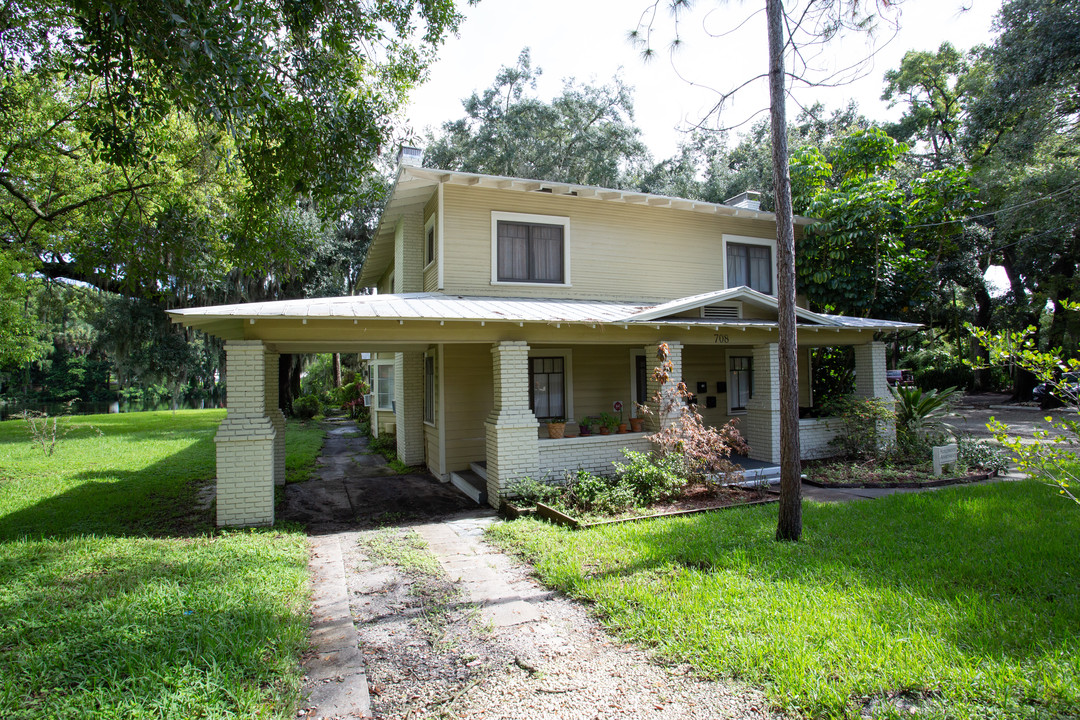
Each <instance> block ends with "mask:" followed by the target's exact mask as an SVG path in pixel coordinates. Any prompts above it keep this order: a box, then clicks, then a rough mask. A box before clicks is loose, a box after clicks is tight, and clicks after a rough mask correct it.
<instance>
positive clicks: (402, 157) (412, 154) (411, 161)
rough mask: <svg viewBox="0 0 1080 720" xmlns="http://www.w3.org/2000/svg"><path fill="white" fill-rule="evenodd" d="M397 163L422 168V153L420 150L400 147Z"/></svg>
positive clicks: (405, 146) (406, 146)
mask: <svg viewBox="0 0 1080 720" xmlns="http://www.w3.org/2000/svg"><path fill="white" fill-rule="evenodd" d="M397 163H398V165H408V166H409V167H422V166H423V164H424V151H423V150H421V149H420V148H415V147H409V146H408V145H402V146H401V149H400V150H398V154H397Z"/></svg>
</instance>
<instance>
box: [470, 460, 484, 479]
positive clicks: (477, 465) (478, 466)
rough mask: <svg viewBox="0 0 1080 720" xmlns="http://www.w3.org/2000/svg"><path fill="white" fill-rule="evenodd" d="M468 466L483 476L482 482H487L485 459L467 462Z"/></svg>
mask: <svg viewBox="0 0 1080 720" xmlns="http://www.w3.org/2000/svg"><path fill="white" fill-rule="evenodd" d="M469 467H470V468H472V471H473V472H474V473H476V474H477V475H479V476H480V477H482V478H484V482H487V460H477V461H476V462H474V463H469Z"/></svg>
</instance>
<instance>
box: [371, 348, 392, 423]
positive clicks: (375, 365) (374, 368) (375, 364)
mask: <svg viewBox="0 0 1080 720" xmlns="http://www.w3.org/2000/svg"><path fill="white" fill-rule="evenodd" d="M380 365H389V366H390V367H394V361H393V360H374V361H372V363H371V379H372V383H371V390H372V394H373V399H374V400H375V408H374V409H375V412H390V413H392V412H394V400H393V398H391V400H390V407H382V406H380V405H379V366H380ZM394 383H395V385H396V384H397V371H396V370H395V371H394Z"/></svg>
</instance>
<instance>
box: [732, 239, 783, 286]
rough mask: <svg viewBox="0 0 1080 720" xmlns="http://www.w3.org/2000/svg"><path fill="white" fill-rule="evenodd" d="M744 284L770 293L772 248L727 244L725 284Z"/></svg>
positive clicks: (771, 284)
mask: <svg viewBox="0 0 1080 720" xmlns="http://www.w3.org/2000/svg"><path fill="white" fill-rule="evenodd" d="M740 285H745V286H747V287H748V288H750V289H752V290H757V291H758V292H762V293H765V294H767V295H772V292H773V278H772V248H770V247H769V246H768V245H746V244H744V243H731V242H729V243H728V244H727V286H728V287H729V288H733V287H738V286H740Z"/></svg>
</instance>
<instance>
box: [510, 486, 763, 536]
mask: <svg viewBox="0 0 1080 720" xmlns="http://www.w3.org/2000/svg"><path fill="white" fill-rule="evenodd" d="M776 501H777V493H776V492H775V491H772V490H764V491H761V490H756V489H748V488H741V487H734V486H728V487H716V486H705V485H691V486H689V487H688V488H687V489H686V492H685V493H684V494H683V496H681V497H678V498H674V499H670V500H663V501H660V502H656V503H651V504H649V505H646V506H644V507H633V508H629V509H627V510H624V511H623V512H620V513H617V514H614V515H602V514H592V513H590V514H587V515H581V516H577V515H574V514H571V512H570V511H568V510H567V509H566V508H560V507H553V506H551V505H547V504H545V503H542V502H538V503H536V505H535V507H529V506H525V507H519V506H516V505H513V504H512V503H506V502H504V503H503V510H504V513H505V514H506V516H507V517H509V518H517V517H525V516H538V517H542V518H544V519H547V520H550V521H551V522H554V523H558V524H560V525H565V526H567V527H572V528H588V527H596V526H597V525H611V524H614V523H622V522H633V521H635V520H650V519H655V518H663V517H673V516H677V515H692V514H694V513H701V512H709V511H711V510H724V509H727V508H734V507H744V506H749V505H762V504H767V503H774V502H776Z"/></svg>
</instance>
